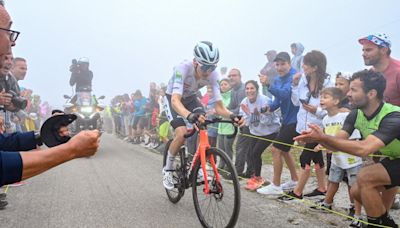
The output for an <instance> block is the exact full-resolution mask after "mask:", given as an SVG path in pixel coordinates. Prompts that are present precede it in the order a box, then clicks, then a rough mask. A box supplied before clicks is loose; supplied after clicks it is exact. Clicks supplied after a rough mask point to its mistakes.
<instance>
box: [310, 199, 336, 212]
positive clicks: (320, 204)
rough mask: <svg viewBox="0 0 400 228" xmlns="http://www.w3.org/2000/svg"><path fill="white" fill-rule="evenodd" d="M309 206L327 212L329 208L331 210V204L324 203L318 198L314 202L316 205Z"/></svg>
mask: <svg viewBox="0 0 400 228" xmlns="http://www.w3.org/2000/svg"><path fill="white" fill-rule="evenodd" d="M310 208H311V209H313V210H315V211H320V212H329V210H332V205H326V204H325V202H324V200H320V201H318V202H317V203H316V205H314V206H311V207H310Z"/></svg>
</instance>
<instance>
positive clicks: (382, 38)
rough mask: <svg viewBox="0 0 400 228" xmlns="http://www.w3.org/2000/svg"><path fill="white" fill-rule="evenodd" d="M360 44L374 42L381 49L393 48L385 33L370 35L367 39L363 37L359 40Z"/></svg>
mask: <svg viewBox="0 0 400 228" xmlns="http://www.w3.org/2000/svg"><path fill="white" fill-rule="evenodd" d="M358 42H359V43H360V44H364V42H372V43H374V44H376V45H378V46H379V47H387V48H390V47H391V46H392V42H390V38H389V36H387V35H386V34H385V33H376V34H373V35H369V36H366V37H363V38H361V39H359V40H358Z"/></svg>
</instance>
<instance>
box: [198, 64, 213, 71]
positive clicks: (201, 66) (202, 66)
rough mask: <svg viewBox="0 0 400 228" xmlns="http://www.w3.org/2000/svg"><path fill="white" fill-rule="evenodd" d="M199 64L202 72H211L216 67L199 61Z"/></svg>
mask: <svg viewBox="0 0 400 228" xmlns="http://www.w3.org/2000/svg"><path fill="white" fill-rule="evenodd" d="M199 66H200V70H201V71H203V72H212V71H214V70H215V68H217V65H203V64H200V63H199Z"/></svg>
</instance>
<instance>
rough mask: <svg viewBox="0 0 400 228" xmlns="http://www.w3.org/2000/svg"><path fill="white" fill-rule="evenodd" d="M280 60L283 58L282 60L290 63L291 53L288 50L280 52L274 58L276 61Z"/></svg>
mask: <svg viewBox="0 0 400 228" xmlns="http://www.w3.org/2000/svg"><path fill="white" fill-rule="evenodd" d="M278 60H282V61H285V62H288V63H290V55H289V54H288V53H287V52H284V51H283V52H279V53H278V54H277V55H276V57H275V59H274V62H276V61H278Z"/></svg>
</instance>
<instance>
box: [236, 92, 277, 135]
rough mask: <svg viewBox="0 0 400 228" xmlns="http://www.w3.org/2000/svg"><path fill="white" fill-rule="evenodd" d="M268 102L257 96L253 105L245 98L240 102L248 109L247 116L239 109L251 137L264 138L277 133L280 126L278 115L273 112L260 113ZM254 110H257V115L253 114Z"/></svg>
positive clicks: (262, 96) (265, 98)
mask: <svg viewBox="0 0 400 228" xmlns="http://www.w3.org/2000/svg"><path fill="white" fill-rule="evenodd" d="M269 101H270V99H269V98H268V97H266V96H264V95H261V94H258V95H257V99H256V101H254V103H251V102H250V101H249V99H248V98H247V97H246V98H245V99H243V101H242V102H241V104H245V105H247V107H248V108H249V112H250V113H249V114H247V113H245V112H244V111H243V109H242V108H240V114H241V115H242V116H243V117H244V119H245V120H246V125H247V126H249V128H250V133H251V134H252V135H256V136H265V135H270V134H273V133H276V132H278V131H279V128H280V127H281V124H280V120H279V117H278V115H276V114H275V113H274V112H266V113H262V114H261V113H260V110H261V108H264V107H265V106H267V104H268V102H269ZM255 109H257V110H258V114H255V113H254V110H255Z"/></svg>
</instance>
